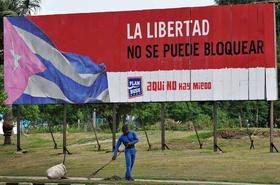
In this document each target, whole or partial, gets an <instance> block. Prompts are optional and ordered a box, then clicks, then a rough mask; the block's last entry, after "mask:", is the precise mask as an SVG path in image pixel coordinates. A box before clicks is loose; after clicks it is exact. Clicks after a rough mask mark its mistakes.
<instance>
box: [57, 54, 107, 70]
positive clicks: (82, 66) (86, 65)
mask: <svg viewBox="0 0 280 185" xmlns="http://www.w3.org/2000/svg"><path fill="white" fill-rule="evenodd" d="M62 54H63V55H64V56H65V58H67V60H68V61H69V62H70V63H71V65H72V66H73V67H74V68H75V71H77V72H78V73H80V74H96V73H100V72H101V71H102V72H103V71H105V70H106V69H105V66H104V64H96V63H94V62H92V60H91V59H90V58H88V57H85V56H81V55H78V54H75V53H66V52H63V53H62Z"/></svg>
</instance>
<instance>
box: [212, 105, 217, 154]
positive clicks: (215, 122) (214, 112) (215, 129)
mask: <svg viewBox="0 0 280 185" xmlns="http://www.w3.org/2000/svg"><path fill="white" fill-rule="evenodd" d="M212 116H213V117H212V122H213V144H214V146H213V147H214V148H213V149H214V152H217V146H218V145H217V102H214V104H213V115H212Z"/></svg>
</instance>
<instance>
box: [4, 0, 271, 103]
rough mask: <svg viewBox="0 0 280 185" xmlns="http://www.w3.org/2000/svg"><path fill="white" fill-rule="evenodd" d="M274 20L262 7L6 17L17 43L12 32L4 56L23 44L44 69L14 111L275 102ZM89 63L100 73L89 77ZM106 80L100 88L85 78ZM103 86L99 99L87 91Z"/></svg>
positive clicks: (28, 79) (29, 81)
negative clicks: (45, 106) (48, 106)
mask: <svg viewBox="0 0 280 185" xmlns="http://www.w3.org/2000/svg"><path fill="white" fill-rule="evenodd" d="M274 14H275V13H274V4H272V3H259V4H246V5H229V6H208V7H195V8H175V9H156V10H141V11H125V12H107V13H84V14H66V15H47V16H30V17H25V18H24V19H23V18H17V17H11V18H6V20H5V21H4V22H5V23H4V24H5V25H4V27H5V29H6V30H7V29H8V28H9V27H10V29H14V31H15V33H14V34H17V35H18V36H19V38H17V39H15V38H14V37H12V36H9V32H7V31H6V32H5V35H4V36H5V38H6V40H5V45H7V47H6V49H10V47H12V46H13V45H11V44H10V46H8V45H9V44H8V43H13V42H15V43H16V42H20V41H19V40H22V41H23V42H24V44H25V45H26V49H29V50H30V53H29V54H30V55H31V54H32V53H33V54H34V56H35V57H37V58H38V61H35V59H34V62H41V64H42V66H40V65H39V66H38V70H31V71H29V72H28V75H27V76H24V77H25V83H24V84H21V90H19V92H18V93H17V94H16V95H12V96H11V97H13V98H11V99H9V100H8V103H11V104H12V103H14V104H22V103H38V102H39V103H55V102H69V103H89V102H96V101H101V102H157V101H204V100H208V101H212V100H213V101H215V100H261V99H266V100H275V99H277V74H276V57H275V56H276V50H275V15H274ZM10 33H11V32H10ZM13 39H14V40H13ZM18 49H19V50H20V48H18ZM54 50H55V51H54ZM18 52H19V53H21V51H18ZM22 53H23V55H26V52H22ZM11 56H13V57H11ZM11 56H5V62H6V60H7V61H8V62H6V63H7V64H9V60H10V61H11V63H13V62H14V61H15V57H14V55H12V54H11ZM16 59H17V58H16ZM85 60H86V62H85V64H86V66H83V65H84V64H83V62H84V61H85ZM88 60H90V61H91V62H92V63H94V64H95V65H96V66H95V67H96V68H98V67H99V68H98V69H99V72H98V70H97V71H94V69H96V68H95V67H94V66H89V67H88V69H92V70H93V71H91V70H87V69H86V67H87V63H88V62H89V61H88ZM19 63H20V64H22V65H24V62H22V63H21V62H19ZM68 64H69V65H70V64H71V66H69V67H67V65H68ZM61 65H62V66H61ZM100 65H102V66H100ZM8 66H9V67H10V68H11V69H10V70H8V69H7V68H8ZM63 66H65V67H63ZM83 67H84V68H85V69H80V68H83ZM52 68H54V69H52ZM93 68H94V69H93ZM54 70H58V72H57V71H54ZM5 72H6V73H5V74H7V78H6V79H7V80H6V81H5V87H6V90H7V92H8V94H9V92H12V91H13V89H15V88H17V86H18V84H19V83H18V82H17V80H15V79H13V78H14V76H13V75H11V74H12V72H14V71H13V65H12V64H11V65H6V68H5ZM25 72H26V71H24V70H23V71H21V72H19V73H20V74H22V73H25ZM75 72H76V73H77V75H76V77H73V73H75ZM60 73H61V74H62V75H64V76H62V77H61V76H60V75H58V76H56V74H60ZM70 73H71V74H70ZM101 73H102V74H104V75H105V77H104V79H105V80H104V79H102V82H101V81H100V82H98V83H97V81H90V80H89V81H86V80H85V79H83V78H91V77H90V75H95V78H94V77H92V79H94V80H95V79H96V76H100V75H98V74H101ZM38 74H39V75H38ZM52 75H54V76H55V77H51V76H52ZM34 76H36V77H34ZM74 76H75V75H74ZM71 79H72V80H73V81H74V82H76V83H78V86H75V83H73V84H72V83H70V82H69V83H68V81H67V80H71ZM46 80H48V81H50V82H51V83H49V82H46ZM64 80H66V81H64ZM11 82H12V83H11ZM63 82H65V83H63ZM42 83H43V84H46V85H44V87H45V86H48V85H49V86H50V87H52V88H54V89H56V91H55V92H56V93H54V92H53V91H51V92H47V91H48V90H47V89H45V88H44V87H41V86H40V85H38V84H42ZM93 83H96V84H95V86H91V85H92V84H93ZM104 83H107V86H106V85H104ZM67 84H68V85H67ZM98 84H99V85H101V86H102V85H103V86H102V90H100V92H95V94H94V93H93V92H92V91H90V90H89V89H86V88H85V89H83V88H84V87H88V88H90V89H92V88H95V89H96V88H97V89H98V88H100V86H98ZM80 85H81V87H80ZM62 86H63V87H62ZM75 87H77V88H75ZM42 88H43V90H42ZM80 88H81V89H82V90H80V91H79V90H77V92H76V91H74V90H75V89H80ZM73 89H74V90H73ZM69 90H70V92H68V91H69ZM71 90H72V91H71ZM38 91H42V92H38ZM105 91H106V92H105ZM84 92H86V93H84ZM75 93H76V96H74V95H73V94H75ZM68 94H69V95H68ZM93 94H94V95H93ZM80 96H83V98H81V97H80ZM98 97H99V98H98ZM44 98H47V99H50V100H47V99H46V100H44Z"/></svg>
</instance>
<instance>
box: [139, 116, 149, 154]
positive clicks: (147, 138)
mask: <svg viewBox="0 0 280 185" xmlns="http://www.w3.org/2000/svg"><path fill="white" fill-rule="evenodd" d="M140 121H141V124H142V127H143V129H144V133H145V136H146V140H147V143H148V147H149V148H148V151H150V150H152V145H151V142H150V139H149V136H148V133H147V130H146V127H145V123H144V122H143V120H142V119H141V120H140Z"/></svg>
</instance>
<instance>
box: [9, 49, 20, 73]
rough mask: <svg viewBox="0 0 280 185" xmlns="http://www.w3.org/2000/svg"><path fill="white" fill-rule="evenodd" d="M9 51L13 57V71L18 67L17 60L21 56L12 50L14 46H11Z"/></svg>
mask: <svg viewBox="0 0 280 185" xmlns="http://www.w3.org/2000/svg"><path fill="white" fill-rule="evenodd" d="M12 45H13V43H12ZM10 53H11V55H12V56H13V59H14V67H13V71H15V70H17V68H18V67H19V60H20V58H21V56H20V55H18V54H16V52H15V50H14V47H12V49H10Z"/></svg>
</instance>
